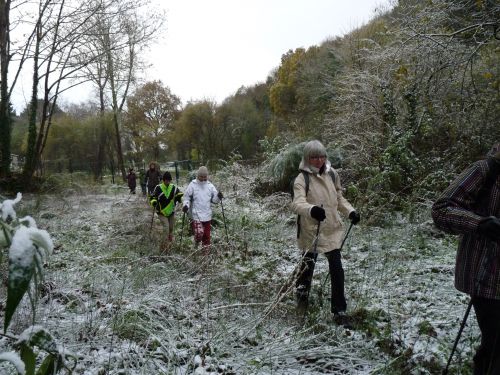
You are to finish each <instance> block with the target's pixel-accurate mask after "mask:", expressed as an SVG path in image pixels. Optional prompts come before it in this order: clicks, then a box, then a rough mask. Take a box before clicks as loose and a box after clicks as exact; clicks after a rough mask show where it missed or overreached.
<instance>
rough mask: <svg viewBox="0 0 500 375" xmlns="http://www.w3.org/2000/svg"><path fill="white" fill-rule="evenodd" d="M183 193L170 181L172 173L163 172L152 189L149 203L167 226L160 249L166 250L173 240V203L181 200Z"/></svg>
mask: <svg viewBox="0 0 500 375" xmlns="http://www.w3.org/2000/svg"><path fill="white" fill-rule="evenodd" d="M183 195H184V194H183V193H182V192H181V191H180V190H179V188H177V186H175V185H174V184H173V183H172V175H171V174H170V172H165V173H164V174H163V177H162V182H161V183H160V184H158V185H156V187H155V188H154V190H153V193H152V194H151V197H150V200H149V203H150V204H151V206H152V207H154V208H155V209H156V212H157V213H158V217H159V218H160V221H161V222H162V223H163V224H164V225H165V226H166V227H167V233H168V236H167V239H166V240H165V241H164V242H163V243H162V250H167V249H168V246H169V244H170V243H171V242H172V241H173V233H174V224H175V217H174V214H175V205H176V204H177V203H180V202H181V201H182V196H183Z"/></svg>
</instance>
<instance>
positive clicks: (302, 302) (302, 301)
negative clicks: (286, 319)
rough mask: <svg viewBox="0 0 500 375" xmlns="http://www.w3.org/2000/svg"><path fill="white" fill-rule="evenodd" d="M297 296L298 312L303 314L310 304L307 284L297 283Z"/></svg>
mask: <svg viewBox="0 0 500 375" xmlns="http://www.w3.org/2000/svg"><path fill="white" fill-rule="evenodd" d="M295 297H296V299H297V312H298V313H299V314H303V313H304V312H306V311H307V307H308V306H309V291H308V288H307V286H306V285H297V289H296V291H295Z"/></svg>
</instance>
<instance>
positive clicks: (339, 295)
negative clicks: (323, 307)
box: [295, 250, 347, 313]
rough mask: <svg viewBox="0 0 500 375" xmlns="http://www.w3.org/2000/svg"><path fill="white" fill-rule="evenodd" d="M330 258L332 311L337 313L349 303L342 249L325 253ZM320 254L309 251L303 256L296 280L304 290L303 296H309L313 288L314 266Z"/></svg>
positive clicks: (297, 285) (298, 287)
mask: <svg viewBox="0 0 500 375" xmlns="http://www.w3.org/2000/svg"><path fill="white" fill-rule="evenodd" d="M325 255H326V259H328V269H329V271H330V283H331V291H332V295H331V297H332V298H331V311H332V312H333V313H337V312H340V311H345V310H346V308H347V303H346V300H345V295H344V269H343V268H342V258H341V255H340V250H332V251H329V252H327V253H325ZM317 257H318V254H313V253H310V252H307V253H305V254H304V257H303V258H302V263H301V265H300V269H299V277H298V279H297V281H296V284H295V285H296V287H297V290H301V291H302V296H303V297H305V298H307V296H308V295H309V290H310V289H311V282H312V278H313V274H314V266H315V265H316V258H317ZM304 292H305V293H304Z"/></svg>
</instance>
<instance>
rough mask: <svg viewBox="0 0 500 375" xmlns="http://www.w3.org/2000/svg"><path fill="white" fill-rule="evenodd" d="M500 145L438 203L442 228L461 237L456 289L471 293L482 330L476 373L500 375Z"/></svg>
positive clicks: (435, 214)
mask: <svg viewBox="0 0 500 375" xmlns="http://www.w3.org/2000/svg"><path fill="white" fill-rule="evenodd" d="M499 171H500V143H496V144H495V145H494V146H493V148H492V150H491V151H490V153H489V154H488V158H487V159H484V160H479V161H476V162H475V163H473V164H472V165H470V166H469V167H468V168H467V169H466V170H465V171H463V172H462V173H461V174H460V175H459V176H458V177H457V178H456V179H455V180H454V181H453V182H452V183H451V184H450V186H449V187H448V188H447V189H446V190H445V191H444V192H443V193H442V194H441V196H440V197H439V198H438V199H437V200H436V202H435V203H434V204H433V206H432V218H433V220H434V223H435V224H436V226H437V227H438V228H439V229H441V230H443V231H445V232H447V233H452V234H458V235H460V241H459V245H458V251H457V257H456V264H455V287H456V288H457V289H458V290H459V291H461V292H464V293H467V294H469V295H470V296H471V301H472V305H473V307H474V311H475V313H476V319H477V321H478V325H479V328H480V330H481V344H480V346H479V348H478V350H477V352H476V354H475V355H474V374H475V375H478V374H496V375H499V374H500V174H499Z"/></svg>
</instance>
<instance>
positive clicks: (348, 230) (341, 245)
mask: <svg viewBox="0 0 500 375" xmlns="http://www.w3.org/2000/svg"><path fill="white" fill-rule="evenodd" d="M353 225H354V224H353V223H352V222H351V225H349V229H347V233H346V234H345V236H344V239H343V240H342V243H341V244H340V249H339V251H341V250H342V248H343V247H344V243H345V240H347V237H348V236H349V232H350V231H351V229H352V226H353ZM329 276H330V269H328V274H327V275H326V277H325V280H324V281H323V285H322V286H321V290H323V288H324V287H325V284H326V280H328V277H329ZM322 294H323V293H322Z"/></svg>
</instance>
